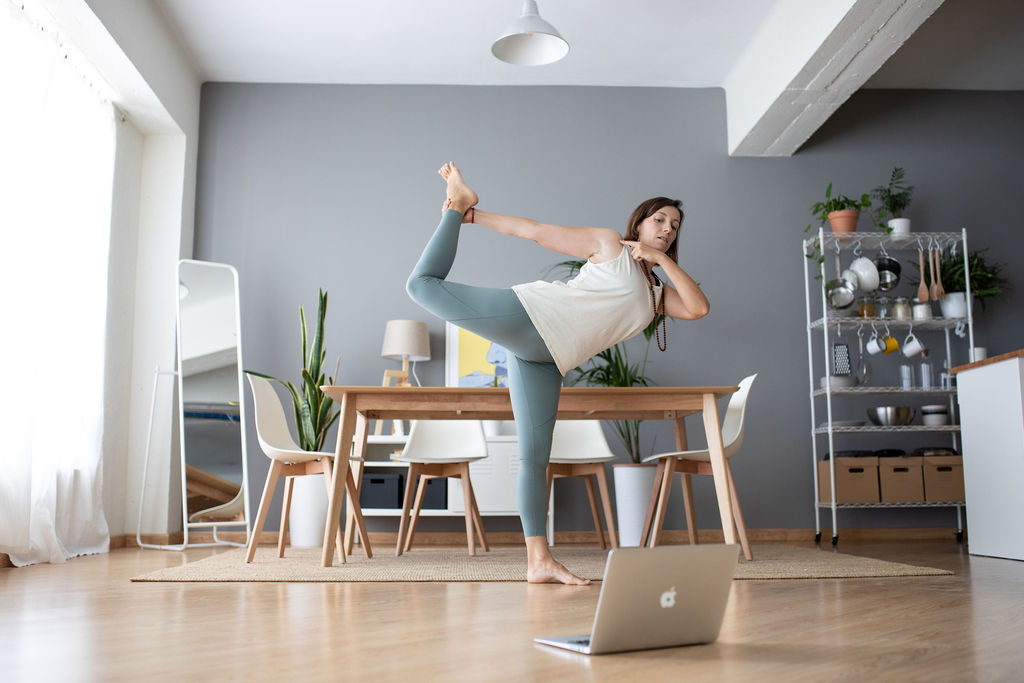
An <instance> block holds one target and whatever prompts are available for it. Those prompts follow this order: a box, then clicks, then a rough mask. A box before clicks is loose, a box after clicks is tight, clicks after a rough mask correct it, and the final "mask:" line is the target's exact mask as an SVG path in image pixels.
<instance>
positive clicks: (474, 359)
mask: <svg viewBox="0 0 1024 683" xmlns="http://www.w3.org/2000/svg"><path fill="white" fill-rule="evenodd" d="M444 340H445V352H444V383H445V386H448V387H507V386H508V360H507V359H508V352H507V351H506V350H505V348H504V347H503V346H501V345H500V344H495V343H494V342H491V341H489V340H487V339H484V338H483V337H481V336H480V335H478V334H475V333H473V332H470V331H469V330H464V329H462V328H461V327H459V326H458V325H454V324H452V323H450V322H446V323H445V326H444Z"/></svg>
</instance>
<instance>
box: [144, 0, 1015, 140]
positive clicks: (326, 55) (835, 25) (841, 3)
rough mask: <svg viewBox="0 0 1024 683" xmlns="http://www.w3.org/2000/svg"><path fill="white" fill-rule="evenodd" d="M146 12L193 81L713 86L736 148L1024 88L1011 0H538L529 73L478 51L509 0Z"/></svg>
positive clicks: (236, 2) (496, 28)
mask: <svg viewBox="0 0 1024 683" xmlns="http://www.w3.org/2000/svg"><path fill="white" fill-rule="evenodd" d="M152 2H153V3H154V4H155V5H156V6H157V8H158V9H159V11H160V12H161V14H162V15H163V16H164V17H165V19H166V20H167V22H168V23H169V24H170V25H171V27H172V30H173V31H174V32H175V33H176V34H177V35H178V36H179V37H180V40H181V42H182V44H183V46H184V48H185V49H186V51H187V52H188V53H189V54H190V55H191V56H192V58H193V60H194V62H195V66H196V69H197V71H198V72H199V73H200V74H201V77H202V79H203V80H204V81H218V82H249V83H350V84H368V83H373V84H458V85H579V86H651V87H672V88H725V90H726V95H727V107H728V108H729V110H730V112H729V117H730V121H729V132H730V135H729V137H730V143H729V145H730V151H731V152H733V153H740V154H753V155H759V154H791V153H793V151H795V150H796V148H798V147H799V145H800V144H802V143H803V141H804V140H806V138H807V137H809V135H810V134H811V133H813V131H814V130H815V129H816V128H817V127H818V126H820V125H821V123H823V122H824V121H825V120H826V119H827V118H828V116H829V115H831V113H832V112H833V111H834V110H835V109H836V108H837V107H838V106H839V105H841V104H842V102H843V101H845V99H846V98H847V97H848V96H849V95H850V94H852V93H853V92H854V91H856V90H857V89H858V88H860V87H881V88H953V89H986V90H1020V89H1024V1H1021V0H945V2H943V0H828V1H827V2H825V1H823V0H632V1H630V2H623V1H621V0H619V1H617V2H612V1H611V0H538V5H539V9H540V14H541V16H542V17H543V18H544V19H546V20H547V21H549V22H551V23H552V24H553V25H554V26H555V27H557V29H558V30H559V31H560V32H561V33H562V35H563V36H564V37H565V38H566V40H568V42H569V44H570V45H571V50H570V52H569V55H568V56H567V57H566V58H565V59H563V60H562V61H560V62H558V63H556V64H552V65H548V66H541V67H515V66H511V65H508V64H505V63H503V62H500V61H498V60H497V59H495V58H494V57H493V56H492V55H491V53H490V45H491V42H492V41H493V40H494V39H495V38H496V37H497V36H498V35H500V33H501V32H502V30H503V29H504V28H505V26H506V25H508V24H509V23H510V22H511V21H513V20H514V19H515V18H516V17H517V16H518V14H519V10H520V7H521V4H522V3H521V0H434V1H433V2H427V1H425V0H359V1H356V0H289V1H288V2H280V1H279V0H278V1H275V2H271V1H270V0H152ZM940 5H941V6H940ZM936 7H938V10H937V11H936ZM933 12H934V14H932V13H933ZM894 53H895V54H894ZM890 55H892V56H891V58H890Z"/></svg>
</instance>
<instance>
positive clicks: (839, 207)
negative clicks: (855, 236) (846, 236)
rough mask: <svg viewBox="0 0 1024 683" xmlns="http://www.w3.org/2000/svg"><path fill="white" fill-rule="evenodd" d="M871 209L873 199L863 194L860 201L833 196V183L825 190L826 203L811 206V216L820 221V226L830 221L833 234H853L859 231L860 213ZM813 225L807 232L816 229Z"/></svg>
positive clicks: (838, 195)
mask: <svg viewBox="0 0 1024 683" xmlns="http://www.w3.org/2000/svg"><path fill="white" fill-rule="evenodd" d="M869 208H871V197H869V196H868V195H867V194H862V195H861V196H860V199H859V200H855V199H850V198H849V197H847V196H846V195H842V194H837V195H836V196H835V197H833V196H832V183H829V184H828V187H826V188H825V201H823V202H815V203H814V204H812V205H811V215H812V216H814V217H815V218H817V219H818V224H819V225H820V224H822V223H825V221H828V224H829V226H830V227H831V228H832V232H839V233H843V232H853V231H854V230H856V229H857V220H858V219H859V218H860V212H861V211H866V210H868V209H869ZM814 227H815V226H814V223H811V224H810V225H808V226H807V227H806V228H804V230H805V231H810V230H812V229H813V228H814Z"/></svg>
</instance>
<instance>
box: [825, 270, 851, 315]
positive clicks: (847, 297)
mask: <svg viewBox="0 0 1024 683" xmlns="http://www.w3.org/2000/svg"><path fill="white" fill-rule="evenodd" d="M825 291H826V292H827V293H828V303H829V305H830V306H832V308H836V309H840V308H846V307H847V306H849V305H850V304H852V303H853V301H854V299H856V298H857V286H856V285H855V284H853V283H852V282H850V281H849V280H847V279H845V278H841V277H840V278H836V279H835V280H832V281H830V282H829V283H828V284H826V285H825Z"/></svg>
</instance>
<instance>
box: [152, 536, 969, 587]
mask: <svg viewBox="0 0 1024 683" xmlns="http://www.w3.org/2000/svg"><path fill="white" fill-rule="evenodd" d="M389 551H390V549H382V551H381V552H379V553H377V554H375V555H374V556H373V559H370V560H368V559H366V557H365V556H364V555H362V554H360V551H359V549H357V550H356V553H357V554H355V555H354V556H351V557H349V558H348V562H347V563H346V564H336V565H335V566H333V567H326V568H325V567H321V566H320V549H319V548H289V549H288V550H287V551H286V557H284V558H283V559H279V558H278V557H277V551H276V549H275V548H269V547H268V548H259V549H257V551H256V558H255V560H254V561H253V562H252V563H251V564H246V563H245V561H244V549H241V548H239V549H233V550H228V551H225V552H222V553H218V554H216V555H212V556H210V557H206V558H203V559H201V560H197V561H195V562H189V563H187V564H184V565H181V566H179V567H167V568H165V569H159V570H157V571H155V572H150V573H148V574H143V575H142V576H136V577H134V578H133V579H132V581H199V582H217V581H305V582H334V581H338V582H343V581H355V582H359V581H525V580H526V550H525V548H524V547H522V546H516V547H500V548H492V549H491V551H490V552H486V553H485V552H482V551H478V554H477V555H475V556H472V557H471V556H470V555H469V554H468V553H467V552H466V549H465V548H429V547H428V548H413V549H412V550H411V551H410V552H408V553H406V554H404V555H403V556H401V557H395V556H394V552H393V551H391V552H389ZM551 552H552V554H553V555H554V556H555V558H556V559H557V560H558V561H560V562H562V563H563V564H565V565H566V566H567V567H568V568H569V569H571V570H572V571H573V572H575V573H577V574H579V575H581V576H585V577H587V578H590V579H596V580H600V579H601V577H602V576H603V574H604V565H605V560H606V559H607V551H603V550H601V549H600V548H597V547H592V548H591V547H576V546H565V547H558V546H555V547H554V548H552V551H551ZM752 552H753V555H754V561H753V562H747V561H745V560H743V558H742V556H741V557H740V562H739V564H738V565H737V566H736V574H735V578H737V579H845V578H863V577H890V576H938V575H943V574H952V572H949V571H946V570H943V569H934V568H931V567H916V566H913V565H908V564H900V563H898V562H886V561H884V560H875V559H871V558H867V557H857V556H855V555H845V554H842V553H836V552H833V551H831V550H825V549H822V550H818V549H815V548H801V547H797V546H791V545H782V544H764V545H754V546H753V547H752Z"/></svg>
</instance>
